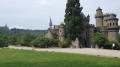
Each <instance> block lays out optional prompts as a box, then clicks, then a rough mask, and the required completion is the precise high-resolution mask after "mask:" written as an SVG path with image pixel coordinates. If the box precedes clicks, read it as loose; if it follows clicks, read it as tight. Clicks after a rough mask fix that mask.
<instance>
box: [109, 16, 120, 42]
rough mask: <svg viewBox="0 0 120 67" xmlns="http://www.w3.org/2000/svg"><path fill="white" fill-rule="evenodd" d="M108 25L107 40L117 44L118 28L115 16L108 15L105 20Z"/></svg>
mask: <svg viewBox="0 0 120 67" xmlns="http://www.w3.org/2000/svg"><path fill="white" fill-rule="evenodd" d="M107 23H108V27H107V29H108V40H109V41H111V42H117V41H118V40H117V37H118V32H119V26H118V18H116V15H115V14H110V16H109V18H108V19H107Z"/></svg>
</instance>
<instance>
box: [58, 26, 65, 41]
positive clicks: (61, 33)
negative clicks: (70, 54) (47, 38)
mask: <svg viewBox="0 0 120 67" xmlns="http://www.w3.org/2000/svg"><path fill="white" fill-rule="evenodd" d="M58 36H59V41H60V42H64V24H61V25H60V26H59V35H58Z"/></svg>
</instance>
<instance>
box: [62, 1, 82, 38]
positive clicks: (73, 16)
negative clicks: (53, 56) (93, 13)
mask: <svg viewBox="0 0 120 67" xmlns="http://www.w3.org/2000/svg"><path fill="white" fill-rule="evenodd" d="M82 9H83V8H82V7H80V3H79V0H68V1H67V4H66V10H65V13H66V14H65V19H64V23H65V37H66V38H69V39H70V40H75V39H76V38H79V40H81V39H82V38H81V33H82V32H83V31H84V24H83V13H82Z"/></svg>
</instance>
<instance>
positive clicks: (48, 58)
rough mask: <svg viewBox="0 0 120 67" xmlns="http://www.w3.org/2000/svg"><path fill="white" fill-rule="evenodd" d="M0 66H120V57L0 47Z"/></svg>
mask: <svg viewBox="0 0 120 67" xmlns="http://www.w3.org/2000/svg"><path fill="white" fill-rule="evenodd" d="M0 67H120V59H117V58H102V57H95V56H86V55H80V54H65V53H54V52H36V51H25V50H13V49H0Z"/></svg>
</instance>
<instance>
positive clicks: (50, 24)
mask: <svg viewBox="0 0 120 67" xmlns="http://www.w3.org/2000/svg"><path fill="white" fill-rule="evenodd" d="M52 26H53V24H52V19H51V17H50V23H49V29H52Z"/></svg>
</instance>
